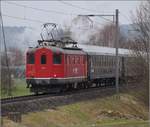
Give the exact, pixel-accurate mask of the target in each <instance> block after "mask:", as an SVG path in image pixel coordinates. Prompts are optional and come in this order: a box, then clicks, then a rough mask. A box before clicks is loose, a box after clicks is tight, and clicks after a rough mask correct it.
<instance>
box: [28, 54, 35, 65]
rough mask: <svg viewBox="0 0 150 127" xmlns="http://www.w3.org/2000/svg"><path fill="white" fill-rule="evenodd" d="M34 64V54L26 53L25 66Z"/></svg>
mask: <svg viewBox="0 0 150 127" xmlns="http://www.w3.org/2000/svg"><path fill="white" fill-rule="evenodd" d="M34 62H35V58H34V53H28V54H27V64H34Z"/></svg>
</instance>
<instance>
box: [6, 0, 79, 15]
mask: <svg viewBox="0 0 150 127" xmlns="http://www.w3.org/2000/svg"><path fill="white" fill-rule="evenodd" d="M6 3H7V4H11V5H15V6H19V7H24V8H29V9H33V10H36V11H41V12H46V13H55V14H60V15H78V14H74V13H65V12H62V11H55V10H46V9H40V8H35V7H31V6H27V5H22V4H18V3H14V2H6Z"/></svg>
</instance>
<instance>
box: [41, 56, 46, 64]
mask: <svg viewBox="0 0 150 127" xmlns="http://www.w3.org/2000/svg"><path fill="white" fill-rule="evenodd" d="M41 64H46V55H45V54H43V55H42V56H41Z"/></svg>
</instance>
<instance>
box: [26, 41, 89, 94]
mask: <svg viewBox="0 0 150 127" xmlns="http://www.w3.org/2000/svg"><path fill="white" fill-rule="evenodd" d="M26 60H27V64H26V81H27V84H28V88H30V90H31V92H34V93H37V94H38V93H39V92H42V93H43V92H50V91H60V90H64V89H68V88H71V87H77V84H79V83H84V82H85V81H86V80H87V55H86V53H85V52H83V51H82V49H79V48H77V47H76V46H73V47H71V48H67V47H61V46H56V45H55V46H54V45H49V43H48V42H42V45H40V44H39V45H38V46H37V47H35V48H29V50H28V51H27V56H26Z"/></svg>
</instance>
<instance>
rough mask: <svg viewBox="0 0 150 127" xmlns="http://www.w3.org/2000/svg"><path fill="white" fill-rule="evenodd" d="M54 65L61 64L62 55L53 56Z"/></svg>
mask: <svg viewBox="0 0 150 127" xmlns="http://www.w3.org/2000/svg"><path fill="white" fill-rule="evenodd" d="M53 64H61V54H56V53H54V54H53Z"/></svg>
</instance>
